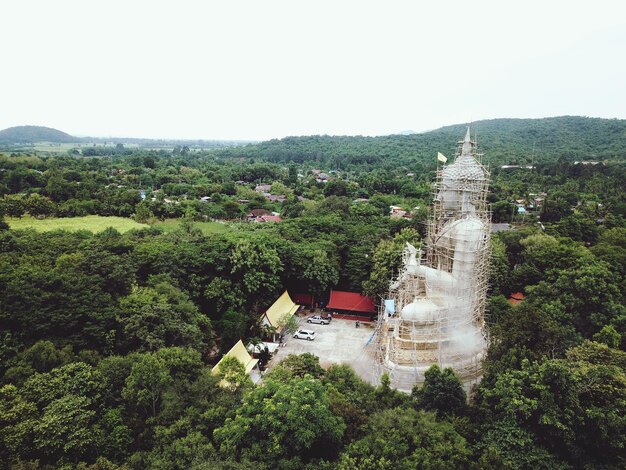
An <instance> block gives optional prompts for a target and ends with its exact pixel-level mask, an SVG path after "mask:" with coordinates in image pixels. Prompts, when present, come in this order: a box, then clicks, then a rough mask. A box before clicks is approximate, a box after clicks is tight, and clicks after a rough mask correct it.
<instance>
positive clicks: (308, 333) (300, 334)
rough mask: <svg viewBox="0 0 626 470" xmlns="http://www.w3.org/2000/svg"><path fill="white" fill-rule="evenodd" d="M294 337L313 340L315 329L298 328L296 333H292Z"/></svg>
mask: <svg viewBox="0 0 626 470" xmlns="http://www.w3.org/2000/svg"><path fill="white" fill-rule="evenodd" d="M293 337H294V338H296V339H307V340H309V341H313V340H314V339H315V331H313V330H298V331H296V334H295V335H293Z"/></svg>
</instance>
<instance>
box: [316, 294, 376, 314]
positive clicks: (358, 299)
mask: <svg viewBox="0 0 626 470" xmlns="http://www.w3.org/2000/svg"><path fill="white" fill-rule="evenodd" d="M326 308H327V309H331V310H346V311H350V312H361V313H376V305H375V304H374V301H373V300H372V299H371V298H369V297H366V296H364V295H361V294H359V293H358V292H346V291H341V290H331V291H330V300H329V301H328V305H327V306H326Z"/></svg>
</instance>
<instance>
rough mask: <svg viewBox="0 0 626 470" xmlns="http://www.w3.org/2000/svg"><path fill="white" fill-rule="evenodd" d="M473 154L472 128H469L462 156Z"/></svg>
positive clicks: (464, 140) (462, 148)
mask: <svg viewBox="0 0 626 470" xmlns="http://www.w3.org/2000/svg"><path fill="white" fill-rule="evenodd" d="M471 154H472V140H471V138H470V128H469V126H467V132H466V133H465V139H463V147H461V155H471Z"/></svg>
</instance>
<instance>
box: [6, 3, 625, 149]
mask: <svg viewBox="0 0 626 470" xmlns="http://www.w3.org/2000/svg"><path fill="white" fill-rule="evenodd" d="M622 5H623V6H622ZM0 18H2V22H1V26H0V44H2V47H1V49H0V50H1V51H2V52H1V54H0V64H1V65H0V129H4V128H7V127H12V126H18V125H40V126H48V127H54V128H56V129H59V130H62V131H64V132H67V133H69V134H72V135H76V136H94V137H144V138H162V139H207V140H210V139H228V140H231V139H234V140H266V139H272V138H282V137H285V136H290V135H314V134H329V135H388V134H393V133H399V132H403V131H407V130H411V131H418V132H421V131H426V130H430V129H435V128H438V127H441V126H445V125H450V124H460V123H471V122H473V121H477V120H481V119H492V118H540V117H550V116H562V115H582V116H591V117H603V118H620V119H626V78H625V77H626V3H625V2H623V1H622V0H612V1H608V0H594V1H589V0H586V1H580V0H570V1H562V0H541V1H535V0H525V1H523V2H522V1H516V2H507V1H502V0H500V1H487V0H475V1H452V0H448V1H445V0H439V1H436V2H434V1H433V2H420V1H417V0H413V1H394V0H384V1H383V0H381V1H367V0H360V1H352V0H333V1H326V0H315V1H305V0H300V1H298V0H290V1H275V0H254V1H243V0H219V1H212V0H205V1H188V0H172V1H159V0H151V1H149V0H123V1H118V0H106V1H100V0H90V1H84V0H80V1H67V0H55V1H49V0H41V1H37V0H2V2H0Z"/></svg>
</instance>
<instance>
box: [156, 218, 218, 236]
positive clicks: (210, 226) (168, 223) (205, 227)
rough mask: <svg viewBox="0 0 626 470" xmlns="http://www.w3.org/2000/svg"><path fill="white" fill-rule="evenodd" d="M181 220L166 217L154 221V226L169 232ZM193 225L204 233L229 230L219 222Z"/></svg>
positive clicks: (174, 229)
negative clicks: (160, 220) (161, 220)
mask: <svg viewBox="0 0 626 470" xmlns="http://www.w3.org/2000/svg"><path fill="white" fill-rule="evenodd" d="M181 222H182V220H181V219H167V220H164V221H163V222H157V223H155V224H154V227H157V228H160V229H162V230H163V231H164V232H165V233H170V232H174V231H176V230H178V228H179V227H180V224H181ZM193 226H194V227H196V228H199V229H200V230H201V231H202V233H203V234H204V235H211V234H212V233H224V232H228V230H230V229H229V228H228V226H227V225H226V224H220V223H219V222H194V223H193Z"/></svg>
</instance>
